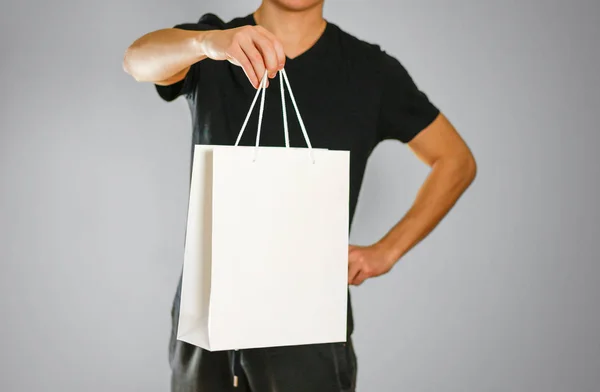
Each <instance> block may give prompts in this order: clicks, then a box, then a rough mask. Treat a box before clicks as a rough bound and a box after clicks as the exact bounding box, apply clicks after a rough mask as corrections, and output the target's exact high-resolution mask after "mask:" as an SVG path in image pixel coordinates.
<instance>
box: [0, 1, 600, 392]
mask: <svg viewBox="0 0 600 392" xmlns="http://www.w3.org/2000/svg"><path fill="white" fill-rule="evenodd" d="M257 4H258V2H257V1H256V0H255V1H253V2H248V1H227V2H224V1H216V0H214V1H202V2H201V1H198V0H176V1H147V0H145V1H141V0H135V1H134V0H131V1H115V0H113V1H103V2H99V1H87V2H82V1H75V0H68V1H66V0H65V1H61V2H44V1H39V0H38V1H27V2H23V1H17V0H9V1H8V3H7V2H4V3H3V6H2V12H1V13H0V33H1V34H0V44H1V49H2V54H1V60H0V64H1V69H0V77H1V80H2V87H3V89H2V90H3V93H4V94H3V95H4V96H3V98H2V100H1V102H2V104H1V108H2V111H1V116H0V130H1V133H0V181H1V187H2V188H1V190H2V192H1V193H0V241H1V242H0V261H1V270H0V315H1V322H0V361H1V362H0V390H2V391H7V392H9V391H10V392H13V391H15V392H16V391H34V390H42V391H57V392H58V391H76V390H80V391H90V392H92V391H99V392H100V391H102V392H104V391H141V390H144V391H157V392H158V391H166V390H167V387H168V376H169V371H168V365H167V340H168V335H169V328H170V325H169V308H170V304H171V299H172V295H173V291H174V289H175V284H176V281H177V277H178V273H179V271H180V267H181V261H182V255H183V253H182V252H183V248H182V244H183V231H184V224H185V213H186V200H187V187H188V178H187V175H188V171H187V170H188V160H189V143H190V117H189V112H188V109H187V106H186V103H185V101H184V100H183V99H182V100H179V101H177V102H175V103H173V104H166V103H163V102H161V101H160V99H159V98H158V96H157V95H156V94H155V92H154V90H153V87H152V86H151V85H147V84H137V83H135V82H134V81H133V79H131V78H130V77H129V76H128V75H126V74H125V73H124V72H123V71H122V69H121V60H122V55H123V53H124V50H125V48H126V46H127V45H128V44H129V43H130V42H131V41H133V40H134V39H135V38H136V37H137V36H139V35H141V34H143V33H145V32H147V31H150V30H153V29H157V28H161V27H166V26H170V25H172V24H174V23H178V22H181V21H187V20H189V21H193V20H194V19H196V18H197V17H198V16H199V15H200V14H201V13H202V12H205V11H212V12H215V13H217V14H219V15H220V16H222V17H223V18H226V19H228V18H231V17H233V16H235V15H245V14H246V13H249V12H251V11H252V10H253V9H254V6H255V5H257ZM325 14H326V17H327V18H328V19H330V20H331V21H333V22H335V23H336V24H338V25H340V26H341V27H342V28H344V29H346V30H347V31H349V32H351V33H353V34H355V35H357V36H359V37H360V38H363V39H366V40H368V41H371V42H377V43H380V44H381V45H382V46H383V47H384V48H385V49H387V50H388V51H389V52H391V53H392V54H394V55H396V56H397V57H398V58H399V59H400V60H401V61H402V62H403V63H404V64H405V66H406V67H407V68H408V69H409V71H410V73H411V74H412V76H413V77H414V78H415V80H416V81H417V83H418V84H419V85H420V86H421V87H422V88H423V90H425V91H426V92H427V93H428V94H429V95H430V97H431V98H432V100H434V102H436V103H437V104H438V105H439V106H440V107H441V108H442V110H443V111H444V112H445V113H446V115H447V116H448V117H449V118H450V119H451V120H452V121H453V122H454V124H455V125H456V127H457V128H458V129H459V131H460V132H461V133H462V135H463V136H464V137H465V139H466V140H467V142H468V143H469V145H470V146H471V147H472V149H473V150H474V152H475V154H476V158H477V161H478V163H479V175H478V178H477V180H476V182H475V183H474V185H473V186H472V188H471V189H470V190H469V192H468V193H467V194H466V195H465V196H464V197H463V198H462V199H461V201H460V203H459V205H458V206H457V207H456V208H455V209H454V210H453V211H452V212H451V214H450V215H449V216H448V217H447V219H445V220H444V221H443V222H442V224H441V225H440V226H439V227H438V228H437V230H435V232H434V233H433V234H432V235H431V236H430V237H429V238H427V239H426V240H425V242H423V243H422V244H420V245H419V246H418V247H417V248H416V249H414V251H412V252H411V253H410V254H408V255H407V256H406V257H405V258H404V259H403V260H402V261H400V262H399V264H398V265H397V267H396V268H395V269H394V270H393V271H392V272H391V273H390V274H389V275H387V276H385V277H382V278H379V279H376V280H372V281H368V282H367V283H365V284H364V285H363V286H361V287H359V288H356V289H353V290H352V292H353V299H354V305H355V313H356V324H357V326H356V334H355V339H356V346H357V352H358V355H359V361H360V364H359V367H360V370H359V387H360V388H359V389H360V390H361V391H412V392H438V391H446V392H464V391H485V392H494V391H510V392H513V391H524V392H525V391H526V392H531V391H536V392H537V391H539V392H542V391H543V392H557V391H561V392H575V391H576V392H588V391H589V392H592V391H597V390H598V388H600V386H599V385H600V311H599V308H598V305H597V303H596V301H595V300H596V299H598V298H597V297H599V296H600V266H599V265H598V261H599V260H598V256H597V255H598V253H599V252H600V249H599V248H600V245H599V244H600V241H598V238H599V235H600V224H599V223H598V222H599V221H600V212H599V211H600V209H599V208H598V206H597V201H598V200H600V186H599V185H600V184H599V182H600V176H598V174H595V171H597V170H598V166H599V162H598V159H597V157H596V155H597V149H598V146H599V145H600V131H599V130H598V125H597V124H598V123H597V114H598V109H599V107H600V77H599V72H598V62H599V61H600V54H599V50H598V44H597V42H598V41H599V40H600V3H598V2H597V1H592V0H589V1H586V0H574V1H571V2H567V1H561V2H559V1H556V0H554V1H550V0H544V1H542V0H537V1H535V0H521V1H515V0H513V1H506V0H505V1H489V0H488V1H475V0H471V1H467V0H454V1H445V0H421V1H418V2H415V1H395V2H391V1H390V2H385V1H376V0H370V1H368V2H367V1H352V2H351V1H341V0H339V1H335V0H328V1H327V4H326V11H325ZM426 175H427V168H426V167H425V166H424V165H423V164H421V163H420V162H419V161H418V160H417V159H416V158H414V157H413V156H412V155H411V153H410V152H409V150H408V149H407V148H405V147H404V146H402V145H401V144H400V143H394V142H391V141H390V142H386V143H384V144H382V145H381V146H380V147H378V148H377V150H376V151H375V153H374V155H373V156H372V159H371V161H370V163H369V167H368V171H367V176H366V180H365V185H364V188H363V192H362V194H361V200H360V203H359V207H358V211H357V216H356V220H355V224H354V228H353V232H352V241H353V242H355V243H358V244H367V243H369V242H371V241H375V240H376V239H377V238H378V237H379V236H380V235H382V234H383V233H384V232H385V231H386V230H387V229H388V228H389V227H390V226H391V225H392V224H393V223H395V221H396V220H397V219H399V218H400V217H401V216H402V214H403V213H404V212H405V211H406V209H407V208H408V207H409V206H410V203H411V201H412V199H413V197H414V195H415V193H416V191H417V189H418V187H419V185H420V184H421V182H422V181H423V180H424V178H425V176H426Z"/></svg>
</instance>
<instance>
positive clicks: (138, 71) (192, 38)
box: [123, 28, 207, 85]
mask: <svg viewBox="0 0 600 392" xmlns="http://www.w3.org/2000/svg"><path fill="white" fill-rule="evenodd" d="M206 33H207V31H191V30H182V29H177V28H169V29H161V30H157V31H153V32H150V33H148V34H145V35H143V36H142V37H140V38H138V39H137V40H135V41H134V42H133V43H132V44H131V45H130V46H129V47H128V48H127V51H126V52H125V57H124V59H123V69H124V70H125V72H127V73H128V74H130V75H131V76H133V78H134V79H135V80H137V81H138V82H153V83H156V84H160V85H168V84H172V83H176V82H178V81H180V80H182V79H183V78H184V77H185V75H186V74H187V71H188V70H189V68H190V66H191V65H192V64H194V63H196V62H198V61H201V60H203V59H205V58H206V57H207V56H206V54H205V53H204V51H203V49H202V44H201V43H202V39H203V37H204V36H205V34H206Z"/></svg>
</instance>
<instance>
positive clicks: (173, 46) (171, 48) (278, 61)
mask: <svg viewBox="0 0 600 392" xmlns="http://www.w3.org/2000/svg"><path fill="white" fill-rule="evenodd" d="M206 58H211V59H213V60H228V61H230V62H231V63H233V64H235V65H238V66H241V67H242V68H243V69H244V72H245V73H246V76H248V79H249V80H250V82H251V83H252V84H253V85H254V87H255V88H258V85H259V83H260V79H261V78H262V75H263V74H264V72H265V70H268V71H269V77H270V78H274V77H275V75H276V74H277V71H278V70H280V69H282V68H283V67H284V65H285V53H284V51H283V45H282V44H281V43H280V42H279V40H277V38H276V37H275V36H274V35H273V34H272V33H270V32H269V31H267V30H266V29H264V28H263V27H261V26H242V27H238V28H233V29H227V30H194V29H193V26H191V27H190V29H182V28H168V29H161V30H157V31H153V32H151V33H148V34H145V35H143V36H142V37H140V38H138V39H137V40H135V41H134V42H133V43H132V44H131V45H130V46H129V47H128V48H127V51H126V52H125V57H124V59H123V69H124V70H125V72H127V73H129V74H130V75H131V76H133V77H134V78H135V79H136V80H137V81H140V82H153V83H155V84H158V85H163V86H164V85H170V84H173V83H176V82H178V81H181V80H183V79H184V78H185V76H186V75H187V73H188V71H189V69H190V67H191V66H192V65H193V64H195V63H197V62H199V61H202V60H204V59H206Z"/></svg>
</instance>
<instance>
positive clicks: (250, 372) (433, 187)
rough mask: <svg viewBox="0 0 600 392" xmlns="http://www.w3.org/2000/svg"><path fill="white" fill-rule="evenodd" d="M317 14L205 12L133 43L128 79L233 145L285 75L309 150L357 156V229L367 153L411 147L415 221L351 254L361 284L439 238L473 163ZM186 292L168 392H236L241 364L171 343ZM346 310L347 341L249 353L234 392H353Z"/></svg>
mask: <svg viewBox="0 0 600 392" xmlns="http://www.w3.org/2000/svg"><path fill="white" fill-rule="evenodd" d="M322 13H323V0H263V2H262V4H261V6H260V7H259V8H258V10H256V11H255V12H254V13H253V14H251V15H248V16H246V17H241V18H235V19H233V20H232V21H230V22H228V23H224V22H223V21H221V20H220V19H219V18H218V17H217V16H215V15H212V14H206V15H204V16H203V17H202V18H200V20H199V21H198V22H197V23H187V24H181V25H177V26H175V27H174V28H167V29H161V30H158V31H154V32H151V33H148V34H146V35H144V36H142V37H141V38H139V39H138V40H136V41H135V42H134V43H133V44H132V45H131V46H130V47H129V48H128V50H127V53H126V55H125V59H124V69H125V71H126V72H128V73H129V74H131V75H132V76H133V77H134V78H135V79H136V80H137V81H143V82H152V83H154V84H155V85H156V89H157V92H158V94H159V95H160V96H161V97H162V98H163V99H164V100H166V101H172V100H174V99H175V98H177V97H179V96H181V95H183V96H185V97H186V98H187V101H188V103H189V105H190V109H191V113H192V120H193V144H229V145H231V144H233V143H234V142H235V137H236V135H237V132H238V131H239V127H240V125H241V124H242V122H243V120H244V116H245V115H246V113H247V110H248V107H249V104H250V102H251V100H252V97H253V95H254V92H255V91H256V90H254V89H256V88H258V87H259V83H260V80H261V78H262V75H264V73H265V71H267V72H268V75H269V78H270V79H272V78H274V77H276V75H277V71H278V70H280V69H282V68H284V67H285V69H286V73H287V74H288V76H289V79H290V82H291V84H292V86H293V89H294V95H295V97H296V101H297V104H298V106H299V109H300V112H301V113H302V117H303V119H304V123H305V124H306V127H307V128H308V130H309V133H310V138H311V141H312V144H313V146H314V147H321V148H329V149H339V150H349V151H350V152H351V153H350V157H351V158H350V159H351V162H350V206H349V208H350V219H351V220H352V216H353V214H354V210H355V207H356V204H357V200H358V194H359V190H360V186H361V183H362V180H363V174H364V170H365V166H366V163H367V159H368V157H369V155H370V153H371V151H372V150H373V149H374V148H375V146H376V145H377V144H378V143H379V142H381V141H383V140H386V139H395V140H399V141H401V142H403V143H405V144H407V145H408V147H409V148H410V149H411V150H412V151H413V153H414V154H415V155H416V156H417V157H418V158H420V159H421V160H422V161H423V162H424V163H426V164H427V165H429V166H430V167H431V172H430V174H429V176H428V177H427V179H426V181H425V182H424V184H423V186H422V187H421V189H420V191H419V193H418V195H417V197H416V199H415V201H414V204H413V205H412V207H411V208H410V210H409V211H408V213H407V214H406V215H405V216H404V217H403V218H402V219H401V220H400V221H399V222H398V223H397V224H396V225H395V226H394V227H393V228H391V230H390V231H389V232H388V233H387V234H386V235H385V236H384V237H383V238H382V239H381V240H380V241H378V242H377V243H375V244H373V245H371V246H350V248H349V251H348V283H349V284H353V285H360V284H361V283H362V282H364V281H365V280H366V279H369V278H372V277H376V276H379V275H382V274H385V273H386V272H388V271H389V270H390V269H391V268H392V267H393V265H394V264H395V263H396V262H397V261H398V260H399V259H400V258H402V256H403V255H404V254H406V252H408V251H409V250H410V249H411V248H413V247H414V246H415V245H416V244H417V243H418V242H419V241H420V240H422V239H423V238H424V237H425V236H427V235H428V233H429V232H431V230H433V228H434V227H435V226H436V225H437V224H438V223H439V222H440V220H441V219H442V218H443V217H444V216H445V215H446V214H447V213H448V211H449V210H450V209H451V208H452V206H453V205H454V204H455V203H456V201H457V200H458V199H459V198H460V196H461V194H462V193H463V192H464V191H465V190H466V189H467V187H468V186H469V185H470V184H471V182H472V181H473V179H474V177H475V172H476V165H475V161H474V158H473V156H472V154H471V152H470V150H469V148H468V147H467V145H466V144H465V143H464V141H463V140H462V138H461V137H460V136H459V135H458V133H457V132H456V130H455V129H454V128H453V126H452V125H451V124H450V122H449V121H448V120H447V119H446V117H445V116H444V115H443V114H442V113H441V112H440V111H439V110H438V109H437V108H436V106H434V104H433V103H431V102H430V100H429V99H428V97H427V96H426V95H425V94H424V93H423V92H421V91H420V90H419V89H418V88H417V86H416V85H415V83H414V82H413V80H412V79H411V77H410V76H409V74H408V72H407V71H406V69H405V68H404V67H403V66H402V65H401V64H400V62H398V60H396V59H395V58H394V57H392V56H390V55H388V54H387V53H385V52H384V51H382V50H381V49H380V48H379V46H376V45H372V44H369V43H366V42H364V41H361V40H359V39H357V38H355V37H353V36H351V35H350V34H348V33H346V32H344V31H343V30H341V29H340V28H339V27H338V26H336V25H334V24H332V23H330V22H328V21H326V20H325V19H324V18H323V14H322ZM224 60H227V61H224ZM266 94H267V102H268V106H267V107H268V108H269V110H266V111H265V115H264V119H263V127H262V133H261V144H264V145H271V146H283V145H284V136H283V132H281V129H282V124H281V121H282V120H281V108H282V107H281V103H280V96H279V94H280V92H279V89H278V88H272V89H267V91H266ZM288 107H289V106H288ZM290 118H293V116H290ZM249 127H250V125H249ZM289 135H290V145H291V146H292V147H294V146H296V147H304V146H305V144H303V139H302V133H301V131H300V129H299V126H298V124H296V123H295V122H294V121H290V131H289ZM245 136H246V137H245V138H242V141H241V142H240V144H242V145H252V143H253V142H254V139H253V138H254V137H253V132H252V130H251V129H250V128H248V130H247V131H246V133H245ZM180 284H181V282H180ZM180 289H181V286H179V287H178V290H177V294H176V296H175V300H174V303H173V309H172V320H173V332H172V334H171V341H170V351H169V355H170V364H171V369H172V381H171V390H172V391H173V392H205V391H210V392H220V391H229V390H231V388H233V386H232V367H235V362H236V361H232V353H231V352H207V351H204V350H202V349H200V348H197V347H195V346H192V345H190V344H187V343H185V342H181V341H177V339H176V338H175V337H176V330H177V320H178V311H179V310H178V307H179V295H180ZM348 306H349V309H348V310H349V312H348V341H347V343H334V344H319V345H303V346H292V347H275V348H264V349H252V350H243V353H242V357H241V368H242V369H241V374H240V376H241V379H240V385H239V386H238V389H237V390H238V391H253V392H275V391H282V392H333V391H354V390H355V384H356V370H357V364H356V356H355V353H354V349H353V347H352V339H351V334H352V331H353V318H352V313H351V307H350V303H349V305H348ZM239 328H243V321H242V320H241V321H240V325H239ZM232 362H233V363H232Z"/></svg>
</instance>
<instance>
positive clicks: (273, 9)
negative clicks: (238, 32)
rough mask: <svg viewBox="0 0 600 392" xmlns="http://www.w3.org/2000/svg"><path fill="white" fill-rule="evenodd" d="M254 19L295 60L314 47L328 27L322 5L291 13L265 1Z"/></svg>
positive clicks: (255, 13)
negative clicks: (273, 36)
mask: <svg viewBox="0 0 600 392" xmlns="http://www.w3.org/2000/svg"><path fill="white" fill-rule="evenodd" d="M254 19H255V20H256V23H257V24H259V25H261V26H263V27H264V28H266V29H267V30H269V31H270V32H272V33H273V34H274V35H275V36H276V37H277V38H278V39H279V40H280V41H281V43H282V44H283V47H284V50H285V54H286V55H287V56H288V57H289V58H294V57H296V56H298V55H300V54H302V53H304V52H305V51H306V50H308V49H309V48H310V47H311V46H313V45H314V44H315V42H316V41H317V40H318V39H319V37H320V36H321V34H322V33H323V31H324V30H325V27H326V25H327V22H326V21H325V19H323V4H322V3H321V4H319V5H317V6H315V7H312V8H310V9H307V10H303V11H291V10H287V9H285V8H282V7H280V6H278V5H277V4H275V3H272V2H269V1H263V3H262V4H261V6H260V7H259V8H258V9H257V10H256V11H255V12H254Z"/></svg>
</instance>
